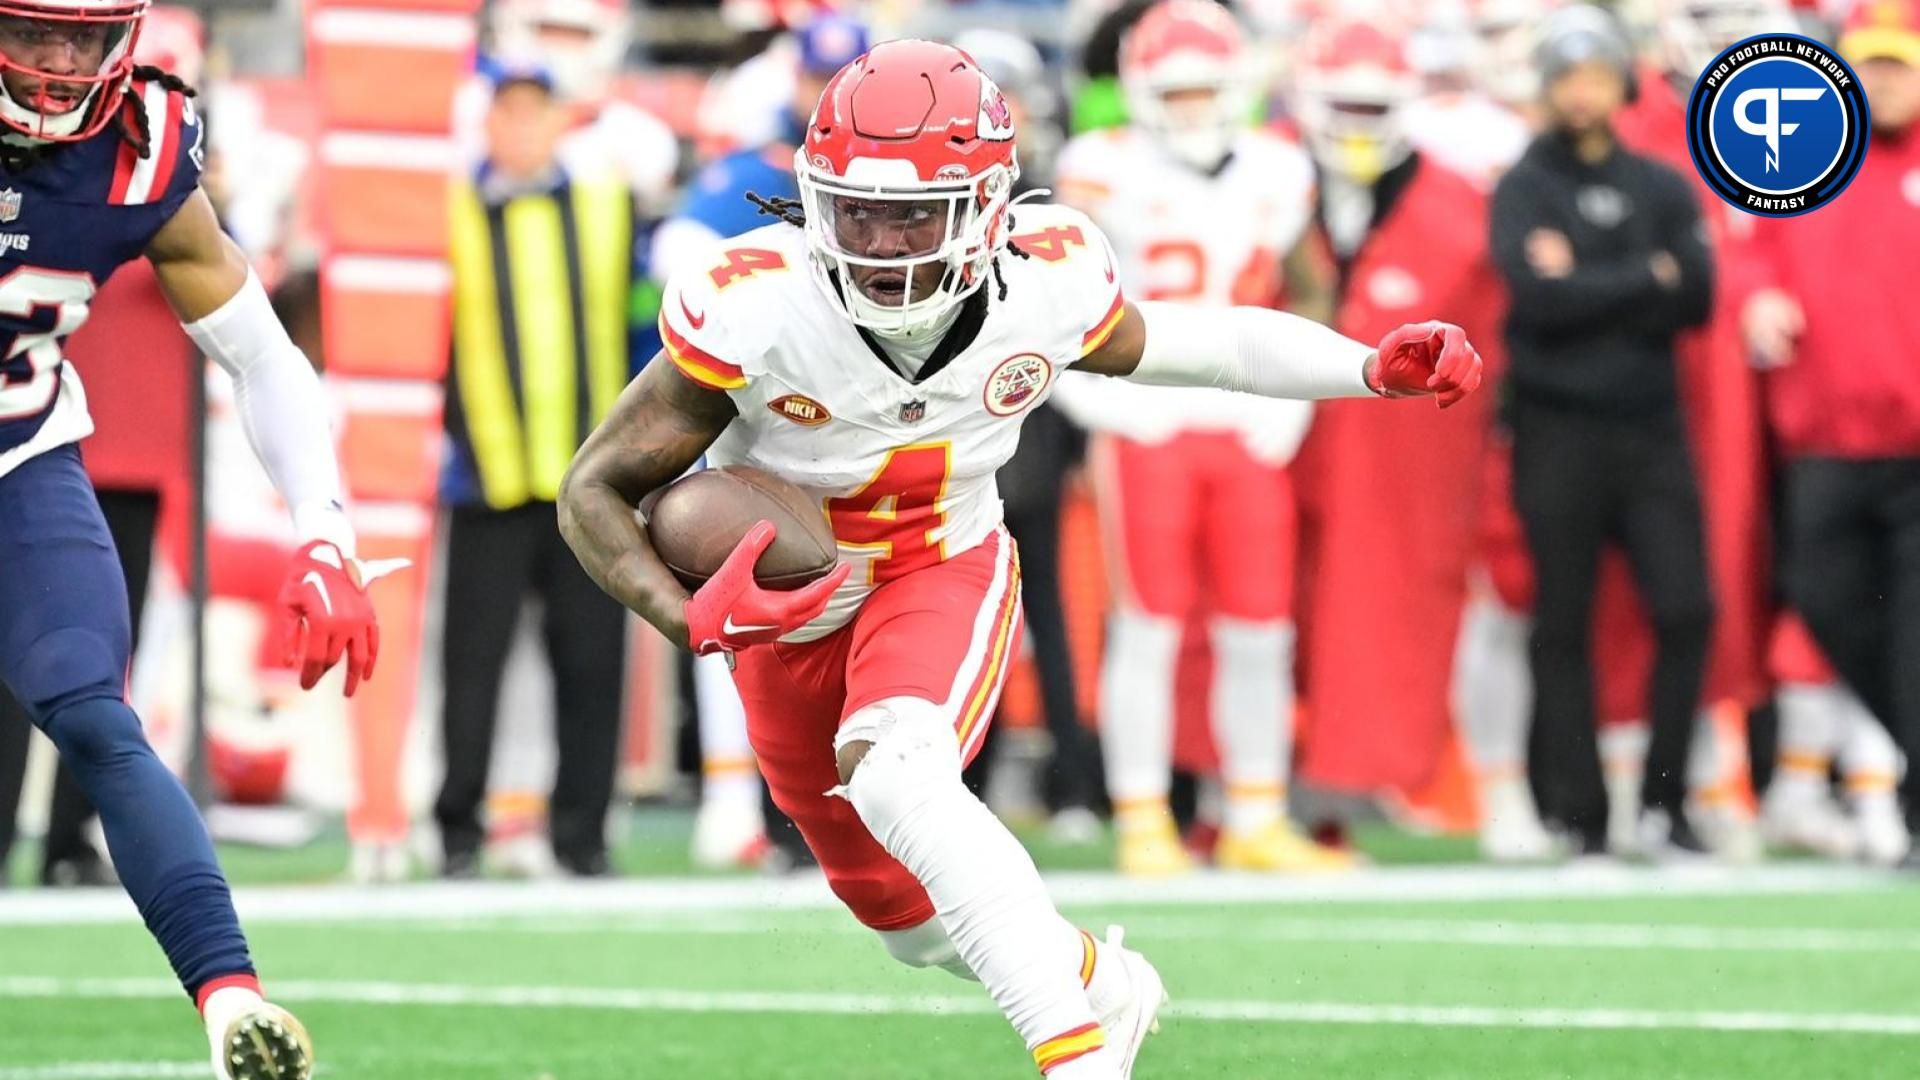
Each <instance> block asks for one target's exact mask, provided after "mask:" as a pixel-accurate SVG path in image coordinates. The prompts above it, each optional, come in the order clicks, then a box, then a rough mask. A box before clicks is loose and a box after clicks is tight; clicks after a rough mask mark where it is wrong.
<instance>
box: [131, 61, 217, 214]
mask: <svg viewBox="0 0 1920 1080" xmlns="http://www.w3.org/2000/svg"><path fill="white" fill-rule="evenodd" d="M121 108H122V109H126V110H129V112H130V113H132V114H133V115H134V116H138V117H143V118H144V128H145V131H146V133H147V152H146V154H145V156H142V155H141V154H140V152H139V149H138V148H137V147H135V146H134V145H133V144H132V143H130V142H128V141H126V138H125V136H121V137H120V139H121V142H120V147H119V150H118V152H117V153H116V154H115V155H114V166H113V185H112V186H111V187H110V188H108V189H107V201H108V202H109V203H112V204H114V205H118V206H139V205H145V204H148V203H162V204H168V203H170V204H175V205H177V204H179V203H181V202H185V201H186V197H187V196H188V195H190V194H192V193H193V190H194V188H196V187H198V186H199V185H200V172H201V170H202V169H203V168H205V166H206V143H205V139H206V127H205V126H204V125H202V124H201V123H200V114H199V111H198V110H197V109H195V108H194V105H193V101H192V100H191V99H190V98H188V97H187V96H186V95H185V94H182V93H180V92H178V91H174V90H168V89H167V88H166V87H165V86H163V85H161V84H160V83H158V82H152V81H147V80H139V81H136V82H134V83H133V85H132V86H130V87H128V89H127V96H126V100H125V101H124V102H123V103H122V104H121ZM133 122H134V123H135V124H136V125H139V124H140V123H141V121H140V120H139V119H135V120H134V121H133Z"/></svg>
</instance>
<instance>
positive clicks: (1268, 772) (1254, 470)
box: [1059, 0, 1350, 875]
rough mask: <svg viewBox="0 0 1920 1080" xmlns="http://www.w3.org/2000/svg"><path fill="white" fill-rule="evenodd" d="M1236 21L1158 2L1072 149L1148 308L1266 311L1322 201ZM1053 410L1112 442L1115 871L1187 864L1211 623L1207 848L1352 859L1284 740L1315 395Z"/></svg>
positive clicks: (1132, 397) (1108, 677)
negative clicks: (1188, 745) (1178, 676)
mask: <svg viewBox="0 0 1920 1080" xmlns="http://www.w3.org/2000/svg"><path fill="white" fill-rule="evenodd" d="M1247 65H1248V56H1247V49H1246V45H1245V43H1244V41H1243V37H1242V32H1241V29H1240V27H1239V25H1238V24H1237V23H1236V22H1235V21H1234V18H1233V16H1232V15H1230V14H1228V13H1227V10H1226V9H1225V8H1223V7H1221V6H1219V5H1218V4H1215V3H1213V2H1212V0H1163V2H1162V3H1160V4H1157V5H1156V6H1154V7H1153V8H1151V9H1149V10H1148V11H1147V13H1146V14H1145V15H1144V16H1142V17H1141V19H1140V21H1139V22H1137V23H1135V24H1134V26H1133V28H1132V29H1131V30H1130V31H1129V32H1128V34H1127V37H1126V38H1125V41H1124V43H1123V44H1122V46H1121V51H1120V79H1121V85H1122V87H1123V88H1124V89H1125V91H1126V95H1127V100H1128V105H1129V113H1130V114H1131V117H1132V122H1131V124H1130V126H1128V127H1124V128H1112V129H1107V130H1104V131H1097V132H1093V133H1090V134H1087V135H1082V136H1080V137H1078V138H1076V139H1074V140H1073V141H1072V142H1070V143H1068V144H1067V147H1066V149H1065V151H1064V152H1063V153H1062V155H1061V160H1060V177H1059V191H1060V198H1061V201H1062V202H1065V203H1067V204H1069V205H1072V206H1075V207H1076V208H1078V209H1081V210H1084V211H1086V213H1087V214H1088V216H1090V217H1092V218H1093V219H1094V221H1095V222H1096V223H1098V224H1099V225H1100V227H1101V230H1102V231H1103V232H1105V233H1106V235H1107V238H1108V240H1109V241H1111V242H1112V244H1113V246H1114V252H1115V255H1116V256H1117V258H1118V265H1119V270H1120V279H1121V281H1122V282H1123V283H1125V284H1126V285H1127V287H1128V288H1129V289H1130V290H1132V291H1133V292H1134V293H1135V294H1136V295H1138V296H1140V297H1141V298H1143V299H1146V300H1178V301H1182V302H1185V303H1191V304H1206V305H1219V306H1227V305H1231V304H1253V305H1259V306H1275V305H1277V303H1278V301H1279V299H1280V293H1281V281H1280V273H1281V261H1282V259H1283V258H1285V257H1286V255H1287V254H1288V253H1289V252H1291V251H1292V249H1293V247H1294V245H1295V243H1296V242H1297V241H1298V240H1299V239H1300V237H1301V235H1302V234H1303V233H1304V232H1305V231H1306V227H1307V224H1308V221H1309V220H1310V218H1311V216H1312V213H1313V165H1312V163H1311V162H1310V161H1309V160H1308V159H1307V156H1306V154H1305V153H1304V152H1303V151H1301V150H1300V149H1299V147H1297V146H1295V145H1294V144H1292V143H1289V142H1286V141H1284V140H1282V139H1280V138H1279V137H1277V136H1275V135H1271V134H1268V133H1266V132H1261V131H1254V130H1252V129H1251V126H1250V124H1251V121H1252V118H1253V107H1254V93H1253V90H1254V87H1253V80H1252V78H1251V73H1250V72H1249V71H1248V70H1247ZM1060 401H1061V404H1062V407H1063V408H1068V409H1069V412H1070V414H1071V415H1073V416H1074V418H1075V419H1077V420H1080V421H1081V422H1082V423H1084V424H1086V425H1087V426H1088V427H1090V428H1091V429H1093V430H1094V431H1097V432H1102V433H1104V434H1105V436H1106V438H1104V439H1102V440H1101V441H1100V442H1099V443H1098V444H1096V448H1095V455H1096V459H1095V466H1094V473H1093V475H1094V482H1095V485H1096V491H1097V493H1098V495H1099V504H1100V508H1101V511H1102V517H1103V519H1104V532H1105V533H1106V538H1107V541H1108V544H1109V545H1110V547H1109V565H1110V567H1111V570H1112V573H1113V576H1114V581H1115V587H1114V590H1113V594H1114V610H1113V613H1112V615H1111V616H1110V618H1109V621H1108V625H1107V639H1106V653H1105V656H1104V658H1103V661H1102V664H1103V673H1102V676H1101V692H1100V712H1101V743H1100V745H1101V748H1102V750H1103V752H1104V755H1105V758H1106V772H1107V792H1108V794H1109V795H1110V796H1111V798H1112V801H1113V810H1114V824H1115V826H1116V829H1117V833H1118V841H1119V863H1120V869H1121V871H1122V872H1124V873H1129V874H1142V875H1162V874H1171V873H1178V872H1181V871H1184V870H1186V869H1188V868H1189V859H1188V856H1187V853H1186V849H1185V848H1184V847H1183V846H1182V845H1181V843H1180V837H1179V835H1178V832H1177V830H1176V828H1175V825H1174V820H1173V814H1172V813H1171V812H1170V811H1169V809H1168V806H1167V792H1168V786H1169V783H1170V781H1171V770H1172V754H1173V738H1174V731H1173V728H1174V714H1175V709H1174V671H1175V667H1176V664H1177V661H1178V657H1179V652H1180V638H1181V631H1182V628H1183V626H1184V624H1185V623H1186V621H1187V619H1188V617H1189V616H1190V615H1192V614H1195V613H1197V612H1199V613H1204V614H1205V616H1206V626H1207V634H1208V638H1209V641H1210V643H1211V646H1212V651H1213V686H1212V690H1211V693H1210V695H1209V701H1210V706H1211V716H1212V726H1213V733H1214V739H1215V742H1216V744H1217V746H1218V747H1219V752H1220V768H1221V774H1222V779H1223V781H1224V786H1225V796H1226V798H1225V806H1224V810H1225V814H1224V821H1223V825H1224V829H1223V831H1222V833H1221V836H1220V840H1219V843H1218V845H1217V847H1216V848H1215V851H1214V856H1215V859H1216V860H1217V861H1218V863H1219V864H1220V865H1221V866H1222V867H1225V868H1228V869H1237V870H1314V869H1332V868H1337V867H1343V866H1346V865H1348V864H1349V861H1350V859H1349V856H1347V855H1345V854H1344V853H1340V852H1336V851H1333V850H1331V849H1327V848H1322V847H1320V846H1319V845H1317V844H1314V843H1313V842H1311V841H1309V840H1307V839H1306V838H1305V837H1303V836H1301V835H1300V834H1299V833H1298V831H1297V830H1295V829H1294V828H1293V826H1292V824H1291V822H1289V820H1288V819H1287V816H1286V790H1287V776H1288V774H1289V773H1290V772H1291V761H1292V750H1293V739H1292V727H1293V637H1294V628H1293V611H1292V601H1293V575H1294V566H1293V551H1294V544H1295V538H1294V505H1293V481H1292V478H1291V477H1290V476H1289V474H1288V472H1287V468H1286V465H1287V462H1288V460H1289V459H1290V458H1292V456H1293V453H1294V451H1295V450H1296V449H1297V448H1298V447H1299V444H1300V439H1301V438H1302V437H1303V436H1304V435H1305V434H1306V428H1307V424H1308V422H1309V420H1310V419H1311V416H1312V413H1311V411H1310V410H1311V407H1310V406H1309V405H1307V404H1306V403H1305V402H1286V403H1278V402H1272V401H1265V400H1260V399H1256V398H1249V397H1246V396H1244V395H1237V394H1231V393H1227V392H1225V391H1220V390H1208V389H1178V388H1174V389H1168V388H1160V387H1156V388H1152V389H1149V388H1147V387H1142V386H1136V385H1131V384H1128V383H1126V382H1124V381H1122V380H1117V379H1101V378H1098V377H1095V376H1090V375H1078V374H1069V375H1068V376H1066V378H1065V379H1063V380H1062V383H1061V389H1060Z"/></svg>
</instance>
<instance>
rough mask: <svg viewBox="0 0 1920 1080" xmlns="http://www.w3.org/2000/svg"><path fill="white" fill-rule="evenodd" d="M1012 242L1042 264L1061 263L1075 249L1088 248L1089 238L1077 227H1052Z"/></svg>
mask: <svg viewBox="0 0 1920 1080" xmlns="http://www.w3.org/2000/svg"><path fill="white" fill-rule="evenodd" d="M1010 242H1011V243H1012V244H1013V245H1014V246H1015V247H1018V248H1019V249H1020V250H1021V251H1024V252H1026V253H1027V254H1029V255H1031V256H1033V257H1034V258H1036V259H1039V260H1040V261H1041V262H1059V261H1060V260H1061V259H1064V258H1066V257H1067V256H1069V255H1071V254H1073V249H1074V248H1075V247H1086V246H1087V237H1086V234H1085V233H1082V232H1081V231H1080V229H1079V227H1078V226H1076V225H1050V226H1048V227H1047V228H1045V229H1042V230H1040V231H1039V232H1030V233H1021V234H1020V235H1018V236H1015V237H1012V238H1011V240H1010Z"/></svg>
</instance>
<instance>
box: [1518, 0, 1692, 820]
mask: <svg viewBox="0 0 1920 1080" xmlns="http://www.w3.org/2000/svg"><path fill="white" fill-rule="evenodd" d="M1536 60H1537V63H1538V64H1539V66H1540V69H1541V76H1542V94H1543V105H1544V111H1545V115H1546V118H1547V120H1546V129H1545V131H1544V133H1543V134H1541V135H1540V137H1539V138H1537V139H1536V140H1535V141H1534V143H1533V145H1532V146H1530V147H1529V148H1528V150H1527V152H1526V155H1525V156H1524V157H1522V158H1521V160H1520V162H1519V163H1518V164H1517V165H1515V166H1514V168H1513V169H1512V170H1511V171H1510V172H1508V173H1507V174H1506V176H1505V177H1504V178H1503V179H1502V180H1501V182H1500V185H1499V187H1498V188H1497V189H1496V190H1495V192H1494V197H1493V213H1492V225H1493V253H1494V258H1495V260H1496V262H1497V263H1498V265H1499V268H1500V271H1501V274H1502V275H1503V276H1504V277H1505V278H1506V280H1507V284H1508V286H1509V288H1510V289H1511V291H1512V306H1511V312H1510V314H1509V315H1508V319H1507V328H1506V335H1507V346H1508V350H1509V355H1510V357H1511V364H1512V367H1511V373H1510V374H1509V376H1508V387H1507V392H1508V403H1509V410H1508V416H1509V419H1510V421H1511V424H1512V428H1513V485H1514V502H1515V505H1516V506H1517V507H1518V509H1519V511H1520V516H1521V519H1522V521H1523V522H1524V524H1525V527H1526V533H1527V543H1528V546H1529V547H1530V548H1531V549H1532V553H1533V560H1534V566H1535V572H1536V575H1537V579H1538V594H1537V599H1536V601H1535V608H1534V629H1533V640H1532V647H1531V658H1532V666H1533V677H1534V685H1535V694H1536V698H1535V702H1536V704H1535V711H1534V723H1533V731H1532V736H1531V738H1530V744H1529V753H1528V760H1529V770H1530V772H1531V774H1532V778H1533V783H1534V787H1535V789H1536V796H1537V798H1538V800H1539V803H1540V806H1541V809H1542V811H1543V815H1544V816H1545V817H1547V818H1549V819H1550V820H1554V821H1557V822H1558V823H1559V824H1561V825H1562V826H1564V827H1566V828H1567V829H1569V830H1570V831H1571V832H1572V834H1573V839H1574V840H1575V841H1576V842H1577V845H1578V846H1579V847H1580V848H1581V849H1582V850H1584V851H1586V852H1588V853H1599V852H1601V851H1604V850H1605V838H1606V815H1607V799H1606V789H1605V784H1604V782H1603V780H1602V775H1601V768H1600V762H1599V755H1598V751H1597V748H1596V740H1595V737H1594V713H1595V708H1594V695H1593V672H1592V662H1591V656H1592V651H1591V644H1590V641H1591V636H1592V635H1591V627H1592V612H1593V592H1594V580H1595V574H1596V568H1597V566H1598V564H1599V559H1600V553H1601V549H1602V548H1603V547H1604V546H1605V545H1607V544H1609V543H1617V544H1619V545H1621V546H1622V547H1623V548H1624V549H1625V551H1626V554H1627V557H1628V561H1629V563H1630V564H1631V565H1632V568H1633V573H1634V577H1635V580H1636V581H1637V582H1638V585H1639V590H1640V594H1641V597H1642V599H1643V600H1644V602H1645V604H1646V607H1647V609H1648V610H1649V612H1650V613H1651V615H1652V619H1653V625H1654V630H1655V635H1656V640H1657V645H1658V658H1657V660H1656V662H1655V666H1654V673H1653V683H1652V688H1651V689H1652V692H1651V699H1652V700H1651V701H1650V702H1649V709H1648V715H1649V717H1650V719H1651V722H1652V740H1651V744H1650V746H1649V749H1648V753H1647V763H1646V773H1645V780H1644V783H1643V786H1642V790H1641V803H1642V810H1641V814H1640V820H1639V822H1638V828H1637V830H1636V836H1637V837H1638V840H1639V843H1640V847H1641V850H1642V852H1643V853H1644V854H1647V855H1649V856H1652V857H1656V858H1658V857H1665V856H1672V855H1679V854H1683V853H1697V852H1699V851H1701V850H1703V849H1702V845H1701V843H1700V841H1699V840H1698V838H1697V837H1696V836H1695V834H1694V832H1693V829H1692V827H1691V826H1690V824H1689V823H1688V821H1687V817H1686V814H1685V811H1684V808H1683V802H1684V799H1685V795H1686V784H1685V778H1686V761H1687V752H1688V747H1689V744H1690V742H1691V739H1692V732H1693V718H1694V712H1695V709H1696V707H1697V706H1698V704H1699V694H1700V684H1701V679H1702V677H1703V673H1704V670H1705V666H1706V656H1707V644H1708V637H1709V634H1710V631H1711V628H1712V619H1713V607H1712V600H1711V598H1710V597H1709V595H1708V585H1707V568H1706V556H1705V553H1704V545H1703V542H1702V539H1701V519H1700V495H1699V490H1698V486H1697V484H1696V481H1695V478H1694V471H1693V462H1692V459H1691V456H1690V454H1689V451H1688V448H1687V442H1686V436H1685V432H1684V430H1683V427H1682V421H1681V413H1680V402H1679V391H1678V383H1677V379H1676V377H1675V372H1674V353H1673V342H1674V337H1675V335H1676V334H1678V333H1679V332H1680V331H1681V330H1683V329H1685V328H1687V327H1689V326H1695V325H1698V324H1699V323H1701V322H1703V321H1705V319H1706V317H1707V310H1708V306H1709V304H1710V302H1711V297H1712V294H1713V268H1712V263H1711V260H1710V258H1709V255H1708V252H1707V248H1706V245H1705V243H1704V240H1703V233H1702V228H1701V222H1700V212H1699V208H1698V206H1697V205H1696V203H1695V200H1694V197H1693V192H1692V190H1691V188H1690V186H1689V184H1688V182H1687V180H1686V179H1685V178H1684V177H1682V176H1680V175H1679V174H1678V173H1675V172H1674V171H1673V170H1671V169H1669V168H1667V167H1666V166H1665V165H1662V164H1660V163H1659V162H1656V161H1654V160H1652V159H1650V158H1645V157H1641V156H1639V155H1637V154H1632V153H1629V152H1628V151H1626V150H1625V149H1623V148H1622V147H1620V146H1619V144H1618V143H1617V142H1616V141H1615V139H1614V135H1613V130H1612V117H1613V114H1614V112H1615V111H1616V110H1617V109H1618V108H1619V107H1620V105H1621V104H1622V103H1623V102H1624V101H1625V100H1626V98H1627V96H1628V95H1629V94H1630V93H1631V92H1632V85H1633V84H1632V78H1633V76H1632V67H1631V64H1632V54H1631V51H1630V49H1629V47H1628V45H1627V41H1626V38H1625V36H1624V34H1622V33H1621V31H1620V29H1619V27H1618V25H1617V24H1616V23H1614V21H1613V19H1612V17H1611V16H1609V15H1607V14H1606V13H1605V12H1603V11H1601V10H1600V9H1598V8H1593V7H1586V6H1576V7H1570V8H1563V9H1561V10H1560V11H1558V12H1556V13H1555V14H1554V15H1552V16H1551V17H1550V18H1549V19H1548V20H1547V22H1546V25H1545V26H1544V27H1543V28H1542V36H1541V43H1540V46H1539V49H1538V52H1537V54H1536Z"/></svg>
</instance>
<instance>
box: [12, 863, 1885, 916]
mask: <svg viewBox="0 0 1920 1080" xmlns="http://www.w3.org/2000/svg"><path fill="white" fill-rule="evenodd" d="M1900 881H1901V878H1900V877H1899V876H1898V875H1894V874H1890V873H1887V872H1882V871H1872V870H1866V869H1861V868H1855V867H1836V866H1825V865H1818V864H1812V863H1802V864H1786V865H1777V866H1776V865H1767V866H1752V867H1730V866H1700V867H1680V868H1667V869H1653V868H1648V867H1638V866H1600V867H1574V868H1557V869H1556V868H1534V867H1485V866H1450V867H1384V868H1373V869H1368V870H1364V871H1361V872H1358V873H1353V874H1346V875H1336V876H1327V877H1266V876H1250V875H1232V874H1215V873H1202V874H1194V875H1191V876H1188V877H1184V878H1179V879H1176V880H1173V881H1157V882H1141V881H1132V880H1128V879H1124V878H1120V877H1117V876H1115V875H1113V874H1109V873H1071V874H1052V875H1048V878H1047V883H1048V887H1049V889H1050V891H1051V892H1052V895H1053V897H1054V899H1055V900H1056V901H1058V902H1059V903H1062V904H1068V905H1078V906H1094V905H1116V904H1125V905H1128V906H1149V907H1150V906H1169V907H1191V906H1194V905H1200V904H1204V905H1209V906H1225V905H1235V904H1285V903H1326V902H1352V903H1409V902H1422V901H1449V902H1474V901H1501V900H1554V899H1568V900H1585V899H1616V898H1648V897H1686V896H1738V897H1751V896H1757V895H1780V894H1811V893H1839V892H1845V893H1862V892H1872V891H1876V890H1887V889H1893V888H1897V887H1899V884H1900ZM234 897H235V901H236V903H237V904H238V905H239V908H240V914H241V917H242V918H243V919H245V920H246V921H248V922H250V923H255V924H265V923H270V922H313V921H317V920H318V921H328V920H337V919H417V920H435V921H440V920H445V919H447V918H448V917H449V916H456V917H460V918H501V917H508V916H516V915H520V916H537V915H595V914H600V915H620V914H630V913H642V912H692V913H703V912H716V911H734V912H741V911H745V912H753V911H767V910H784V911H794V910H801V911H811V910H831V909H836V908H838V907H839V906H840V905H839V901H837V900H835V899H834V897H833V895H832V894H831V893H830V892H828V891H827V887H826V882H825V880H824V879H822V878H821V877H819V876H818V875H811V876H801V877H795V878H782V879H764V878H719V879H716V878H645V879H633V880H629V881H616V882H586V883H582V882H540V883H519V882H480V883H442V882H426V883H421V884H414V885H399V886H385V887H360V886H346V885H308V886H278V887H271V888H242V889H237V890H235V892H234ZM136 918H137V917H136V915H135V913H134V910H133V905H132V903H130V902H129V901H128V900H127V899H126V897H125V896H123V895H121V894H120V893H118V892H116V891H112V890H91V891H88V892H85V893H72V892H65V891H62V892H45V891H37V892H21V893H17V894H13V895H0V926H26V925H41V926H48V925H80V924H91V923H118V922H132V921H135V920H136Z"/></svg>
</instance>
